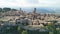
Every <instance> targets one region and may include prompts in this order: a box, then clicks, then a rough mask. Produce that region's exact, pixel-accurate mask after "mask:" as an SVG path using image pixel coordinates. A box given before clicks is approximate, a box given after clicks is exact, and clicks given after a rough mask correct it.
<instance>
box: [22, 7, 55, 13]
mask: <svg viewBox="0 0 60 34" xmlns="http://www.w3.org/2000/svg"><path fill="white" fill-rule="evenodd" d="M22 10H25V11H27V12H32V11H33V10H34V8H22ZM37 12H42V13H55V11H54V10H53V9H50V8H37Z"/></svg>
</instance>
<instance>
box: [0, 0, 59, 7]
mask: <svg viewBox="0 0 60 34" xmlns="http://www.w3.org/2000/svg"><path fill="white" fill-rule="evenodd" d="M14 6H15V7H54V8H55V7H56V8H59V7H60V0H0V7H14Z"/></svg>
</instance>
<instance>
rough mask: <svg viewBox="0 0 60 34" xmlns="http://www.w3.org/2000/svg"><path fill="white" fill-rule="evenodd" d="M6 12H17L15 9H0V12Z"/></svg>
mask: <svg viewBox="0 0 60 34" xmlns="http://www.w3.org/2000/svg"><path fill="white" fill-rule="evenodd" d="M6 11H17V9H14V8H13V9H11V8H7V7H4V8H0V12H6Z"/></svg>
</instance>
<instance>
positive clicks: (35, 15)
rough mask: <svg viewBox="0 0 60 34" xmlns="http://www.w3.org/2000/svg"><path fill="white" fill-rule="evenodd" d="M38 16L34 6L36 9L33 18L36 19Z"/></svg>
mask: <svg viewBox="0 0 60 34" xmlns="http://www.w3.org/2000/svg"><path fill="white" fill-rule="evenodd" d="M36 18H37V13H36V8H34V10H33V19H36Z"/></svg>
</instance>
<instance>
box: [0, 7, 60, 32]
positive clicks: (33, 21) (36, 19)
mask: <svg viewBox="0 0 60 34" xmlns="http://www.w3.org/2000/svg"><path fill="white" fill-rule="evenodd" d="M53 21H55V22H56V23H54V24H57V25H58V24H60V16H57V15H55V14H49V13H38V12H37V11H36V8H34V10H33V11H32V12H26V11H23V10H22V9H21V8H20V10H17V11H8V12H4V13H2V14H0V25H1V26H3V25H10V26H15V25H22V28H24V29H27V30H39V31H49V30H46V29H45V26H48V24H51V23H53Z"/></svg>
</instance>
